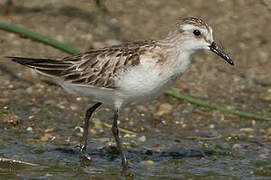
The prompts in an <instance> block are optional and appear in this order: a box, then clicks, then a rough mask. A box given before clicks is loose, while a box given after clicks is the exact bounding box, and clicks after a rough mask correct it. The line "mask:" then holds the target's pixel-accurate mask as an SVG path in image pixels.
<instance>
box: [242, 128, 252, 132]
mask: <svg viewBox="0 0 271 180" xmlns="http://www.w3.org/2000/svg"><path fill="white" fill-rule="evenodd" d="M253 131H254V129H252V128H241V129H240V132H253Z"/></svg>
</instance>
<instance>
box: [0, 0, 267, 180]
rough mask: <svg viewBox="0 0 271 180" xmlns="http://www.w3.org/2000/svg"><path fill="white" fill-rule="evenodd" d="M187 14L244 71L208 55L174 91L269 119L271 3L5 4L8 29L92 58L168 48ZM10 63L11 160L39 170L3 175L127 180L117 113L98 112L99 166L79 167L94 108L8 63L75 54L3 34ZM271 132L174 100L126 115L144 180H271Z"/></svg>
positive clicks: (2, 118)
mask: <svg viewBox="0 0 271 180" xmlns="http://www.w3.org/2000/svg"><path fill="white" fill-rule="evenodd" d="M187 16H196V17H200V18H202V19H204V20H205V21H206V22H207V23H208V24H209V25H211V26H212V27H213V29H214V39H215V41H216V42H217V43H218V44H219V45H220V46H222V47H223V49H224V50H225V51H226V52H227V53H228V54H229V55H230V56H231V57H232V59H233V61H234V62H235V66H234V67H232V66H230V65H228V64H226V63H225V62H224V61H223V60H222V59H221V58H219V57H218V56H216V55H214V54H213V53H211V52H207V51H206V52H199V53H197V54H195V55H194V56H193V64H192V66H191V68H190V69H189V70H188V71H187V72H186V74H185V75H184V76H182V78H181V79H180V80H178V82H177V83H176V84H175V85H174V87H172V88H173V89H174V90H175V91H177V92H180V93H183V94H185V95H189V96H193V97H196V98H199V99H201V100H204V101H207V102H208V103H211V104H213V103H214V104H219V105H222V106H225V107H228V108H232V109H237V110H240V111H245V112H250V113H255V114H259V115H262V116H266V117H270V116H271V104H270V102H271V70H270V68H271V61H270V57H271V54H270V52H271V51H270V50H271V45H270V42H271V36H270V33H269V32H271V25H270V22H271V1H270V0H259V1H255V0H238V1H236V0H209V1H203V0H170V1H163V0H156V1H148V0H141V1H136V0H128V1H127V0H112V1H111V0H106V1H103V0H100V1H99V0H77V1H71V0H46V1H44V0H13V1H5V0H2V1H1V2H0V22H5V23H9V24H13V25H18V26H21V27H24V28H27V29H30V30H32V31H35V32H39V33H41V34H43V35H46V36H48V37H51V38H53V39H56V40H58V41H60V42H62V43H65V44H67V45H69V46H71V47H73V48H76V49H78V50H80V51H82V52H83V51H87V50H88V49H91V48H100V47H104V46H111V45H115V44H120V43H122V42H127V41H139V40H146V39H160V38H163V37H164V36H166V35H167V33H168V31H169V30H170V29H171V28H172V27H174V25H175V23H176V21H177V20H178V19H179V18H183V17H187ZM0 53H1V60H0V133H1V136H0V142H1V143H0V157H3V158H12V159H17V160H22V161H26V162H31V163H35V164H37V166H28V165H22V164H19V165H16V166H14V165H11V164H9V163H7V162H3V163H1V161H0V173H1V175H0V176H2V177H3V179H10V178H11V179H24V178H26V179H28V178H49V179H50V178H51V179H67V178H68V179H69V178H70V179H74V178H79V179H89V178H93V179H108V178H109V177H110V178H111V179H119V177H120V172H119V169H120V166H119V164H120V162H119V157H118V155H117V153H115V152H112V145H114V141H113V138H112V135H111V130H110V128H109V127H108V126H109V125H110V124H111V122H112V117H113V114H112V111H111V110H110V109H107V108H100V109H99V111H98V112H97V113H95V115H94V118H93V121H92V123H91V128H90V135H89V138H90V140H89V147H90V149H89V151H90V153H91V154H92V155H93V157H94V162H93V164H92V165H91V166H90V167H80V163H79V160H78V152H77V151H76V149H75V148H74V146H75V145H76V144H78V143H79V142H80V139H81V137H82V128H81V127H82V125H83V116H84V111H85V109H86V108H87V107H88V106H89V105H90V104H91V103H92V102H90V101H89V100H87V99H84V98H80V97H73V96H70V95H69V94H67V93H66V92H65V91H64V90H63V89H61V88H60V87H58V86H56V85H53V84H50V83H49V82H47V81H43V80H40V79H39V78H38V76H37V75H36V74H35V73H33V72H32V71H30V70H29V69H27V68H24V67H22V66H19V65H17V64H15V63H12V62H10V61H9V60H8V59H6V58H4V57H5V56H23V57H41V58H42V57H43V58H61V57H65V56H68V55H69V54H67V53H64V52H62V51H60V50H58V49H55V48H53V47H50V46H47V45H44V44H41V43H39V42H35V41H32V40H30V39H28V38H25V37H23V36H19V35H16V34H12V33H8V32H6V31H0ZM270 125H271V122H269V121H257V120H253V119H252V120H248V119H245V118H240V117H238V116H235V115H229V114H226V113H222V112H219V111H215V110H210V109H208V108H202V107H198V106H195V105H192V104H190V103H188V102H185V101H180V100H177V99H175V98H173V97H169V96H166V95H162V96H160V97H159V98H157V99H156V100H154V101H153V102H150V103H147V104H144V105H137V106H129V107H126V108H124V110H123V112H122V113H121V116H120V127H122V128H123V129H124V131H122V132H121V135H122V137H123V142H124V146H125V148H126V149H128V152H127V153H128V158H129V160H130V161H131V163H132V164H133V167H134V168H133V170H132V171H133V173H134V174H135V176H134V177H133V178H134V179H148V178H149V179H188V178H190V179H211V178H219V179H257V178H258V179H268V178H270V176H271V161H270V157H271V153H270V148H271V126H270ZM125 130H128V132H127V131H125ZM130 131H131V132H130ZM113 150H114V148H113ZM78 174H80V175H78ZM1 179H2V178H1Z"/></svg>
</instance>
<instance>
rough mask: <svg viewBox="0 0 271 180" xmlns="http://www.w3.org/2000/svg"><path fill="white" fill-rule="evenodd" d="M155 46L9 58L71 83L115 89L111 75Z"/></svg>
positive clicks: (142, 44)
mask: <svg viewBox="0 0 271 180" xmlns="http://www.w3.org/2000/svg"><path fill="white" fill-rule="evenodd" d="M155 46H156V41H153V40H152V41H140V42H133V43H125V44H122V45H116V46H111V47H107V48H101V49H94V50H90V51H87V52H85V53H82V54H77V55H72V56H69V57H65V58H63V59H58V60H54V59H35V58H22V57H9V58H12V60H13V61H14V62H17V63H20V64H22V65H25V66H28V67H30V68H32V69H35V70H36V71H38V72H40V73H42V74H44V75H48V76H55V77H59V78H61V79H63V80H64V81H69V82H71V83H74V84H82V85H91V86H95V87H104V88H115V83H114V78H115V77H116V76H117V75H118V74H119V73H120V72H122V71H125V70H126V69H127V68H129V67H131V66H136V65H138V64H139V63H140V55H143V54H144V52H145V51H146V50H147V51H149V50H151V49H152V48H154V47H155Z"/></svg>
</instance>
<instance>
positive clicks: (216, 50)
mask: <svg viewBox="0 0 271 180" xmlns="http://www.w3.org/2000/svg"><path fill="white" fill-rule="evenodd" d="M209 48H210V50H211V51H212V52H214V53H216V54H217V55H219V56H220V57H222V58H223V59H225V60H226V61H227V62H228V63H229V64H231V65H234V63H233V61H232V60H231V58H230V57H229V56H228V55H227V54H226V53H225V52H224V51H223V50H222V49H220V48H219V47H218V46H217V45H216V43H215V42H212V44H211V45H210V46H209Z"/></svg>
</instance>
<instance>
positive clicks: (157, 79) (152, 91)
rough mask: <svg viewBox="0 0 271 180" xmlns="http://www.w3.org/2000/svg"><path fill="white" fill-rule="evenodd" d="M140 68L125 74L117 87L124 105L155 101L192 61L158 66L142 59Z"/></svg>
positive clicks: (118, 80)
mask: <svg viewBox="0 0 271 180" xmlns="http://www.w3.org/2000/svg"><path fill="white" fill-rule="evenodd" d="M140 62H141V63H140V64H139V65H138V66H134V67H131V68H130V69H128V70H127V71H125V72H123V73H122V74H121V75H120V77H119V78H118V79H116V85H117V87H119V91H118V92H116V93H117V94H118V97H119V99H121V101H122V102H117V103H119V104H121V103H123V104H126V103H132V104H137V103H142V102H145V101H149V100H152V99H154V98H155V97H156V96H158V95H160V94H161V93H162V92H164V91H165V90H166V89H167V88H168V87H169V86H170V85H172V84H173V83H174V82H175V80H177V79H178V78H179V77H180V76H181V75H182V74H183V73H184V71H185V70H186V69H187V68H188V66H189V63H190V61H183V63H177V64H178V65H177V64H176V63H167V64H163V65H164V66H163V65H159V64H156V62H155V61H154V60H153V59H148V58H146V57H142V58H141V61H140Z"/></svg>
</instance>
